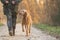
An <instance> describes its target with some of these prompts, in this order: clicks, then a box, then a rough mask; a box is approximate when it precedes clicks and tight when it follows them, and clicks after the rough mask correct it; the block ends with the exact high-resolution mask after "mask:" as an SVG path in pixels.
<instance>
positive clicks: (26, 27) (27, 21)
mask: <svg viewBox="0 0 60 40" xmlns="http://www.w3.org/2000/svg"><path fill="white" fill-rule="evenodd" d="M19 15H22V31H23V32H26V36H29V35H30V31H31V26H32V18H31V15H30V13H28V11H27V10H21V11H20V12H19Z"/></svg>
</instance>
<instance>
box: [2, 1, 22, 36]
mask: <svg viewBox="0 0 60 40" xmlns="http://www.w3.org/2000/svg"><path fill="white" fill-rule="evenodd" d="M21 1H22V0H1V2H2V4H3V12H4V15H6V17H7V26H8V31H9V35H10V36H14V35H15V29H16V18H17V12H16V11H15V10H16V6H17V5H18V4H19V3H20V2H21Z"/></svg>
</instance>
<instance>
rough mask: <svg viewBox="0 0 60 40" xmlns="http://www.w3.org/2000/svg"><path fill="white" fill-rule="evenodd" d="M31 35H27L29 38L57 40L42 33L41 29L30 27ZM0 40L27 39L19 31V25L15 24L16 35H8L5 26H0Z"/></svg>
mask: <svg viewBox="0 0 60 40" xmlns="http://www.w3.org/2000/svg"><path fill="white" fill-rule="evenodd" d="M31 31H32V32H31V35H30V37H29V39H30V40H57V39H56V38H54V37H51V36H50V35H47V34H45V33H43V32H42V31H40V30H38V29H36V28H34V27H32V30H31ZM0 40H27V37H26V36H25V33H24V32H22V31H21V25H20V24H17V25H16V35H15V36H12V37H11V36H9V35H8V29H7V26H6V25H5V26H2V27H0Z"/></svg>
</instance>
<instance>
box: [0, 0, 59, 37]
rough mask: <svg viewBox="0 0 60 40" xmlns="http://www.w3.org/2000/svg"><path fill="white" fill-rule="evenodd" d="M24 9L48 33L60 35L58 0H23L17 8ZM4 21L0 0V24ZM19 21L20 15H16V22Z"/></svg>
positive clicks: (35, 24) (38, 26) (35, 23)
mask: <svg viewBox="0 0 60 40" xmlns="http://www.w3.org/2000/svg"><path fill="white" fill-rule="evenodd" d="M21 9H26V10H28V11H29V13H31V16H32V20H33V24H34V26H35V27H37V28H40V29H42V30H44V31H45V30H46V31H47V30H48V31H47V32H48V33H49V34H51V35H52V34H54V35H53V36H56V38H59V37H60V0H23V1H22V2H21V3H20V4H19V9H18V10H21ZM5 22H6V16H5V15H4V14H3V8H2V4H1V2H0V24H1V23H2V24H4V23H5ZM18 22H21V16H20V15H17V23H18Z"/></svg>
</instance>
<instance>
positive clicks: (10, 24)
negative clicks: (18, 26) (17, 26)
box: [7, 15, 13, 36]
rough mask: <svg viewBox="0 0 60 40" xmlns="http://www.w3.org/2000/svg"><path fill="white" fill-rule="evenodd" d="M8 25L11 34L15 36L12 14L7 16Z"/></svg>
mask: <svg viewBox="0 0 60 40" xmlns="http://www.w3.org/2000/svg"><path fill="white" fill-rule="evenodd" d="M7 26H8V30H9V35H10V36H13V28H12V16H11V15H8V16H7Z"/></svg>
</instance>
